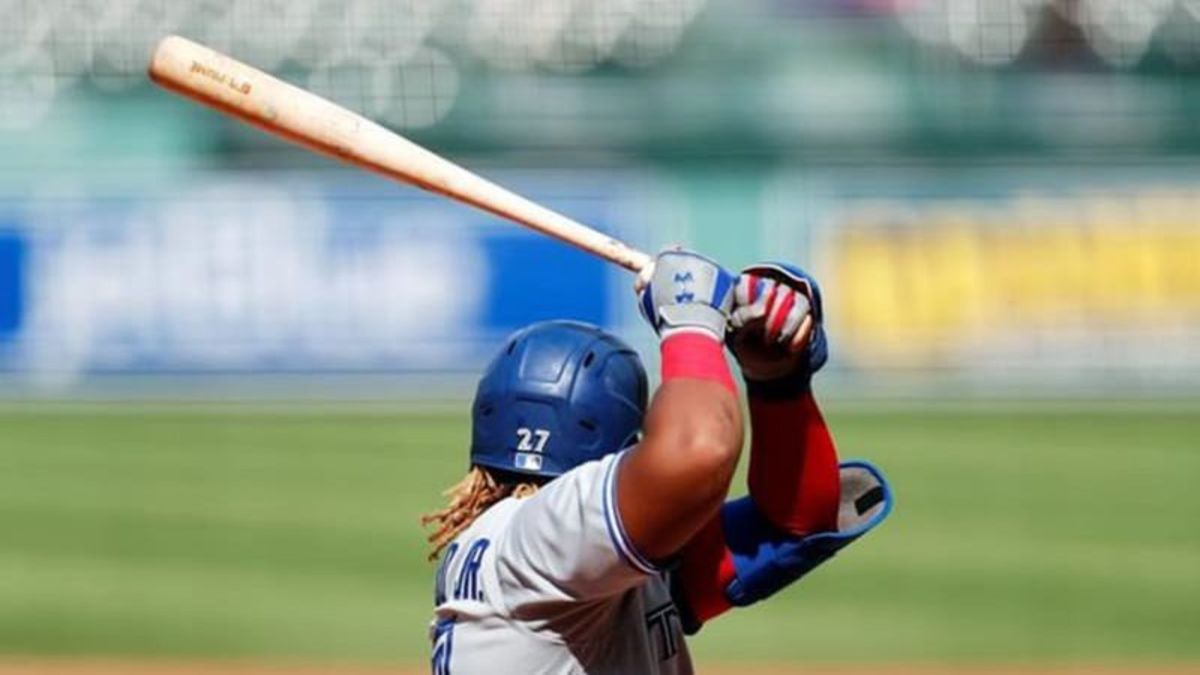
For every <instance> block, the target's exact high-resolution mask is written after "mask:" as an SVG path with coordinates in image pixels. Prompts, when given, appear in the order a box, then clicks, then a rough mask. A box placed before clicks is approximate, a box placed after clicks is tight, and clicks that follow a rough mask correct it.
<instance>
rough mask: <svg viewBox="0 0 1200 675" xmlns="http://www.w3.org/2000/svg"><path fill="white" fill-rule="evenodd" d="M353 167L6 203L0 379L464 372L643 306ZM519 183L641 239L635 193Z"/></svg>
mask: <svg viewBox="0 0 1200 675" xmlns="http://www.w3.org/2000/svg"><path fill="white" fill-rule="evenodd" d="M342 176H344V174H338V173H337V172H331V173H329V174H315V175H309V176H300V177H297V176H294V175H288V176H283V177H281V176H277V175H229V174H223V175H220V176H214V177H212V178H206V179H203V180H199V181H197V182H194V183H192V184H190V185H188V186H186V188H180V189H179V190H178V191H172V192H167V193H164V194H156V195H153V196H150V197H147V196H143V195H115V196H114V195H111V194H110V195H104V196H87V195H85V196H75V197H72V198H70V199H61V198H59V199H53V200H49V199H42V200H36V199H27V200H21V199H17V200H9V202H8V205H9V207H10V210H9V213H11V214H13V215H12V216H11V217H9V218H7V219H6V220H5V221H3V222H0V374H4V373H7V374H9V375H16V376H17V377H23V376H29V377H31V378H33V379H35V380H37V379H45V380H47V381H52V382H54V383H56V384H57V385H58V386H63V387H69V386H70V384H71V383H74V382H79V381H82V380H85V379H86V378H87V377H88V376H91V375H97V374H104V375H112V374H118V375H121V374H134V375H136V374H179V375H184V374H242V373H244V374H270V373H314V374H321V373H418V372H420V373H439V372H465V371H471V370H475V369H477V368H478V367H479V366H480V365H481V363H482V362H483V360H485V359H486V357H487V355H488V354H489V353H490V351H491V350H492V349H493V348H494V346H495V344H497V343H498V342H499V341H500V340H502V338H503V336H504V335H505V334H507V333H508V332H510V331H511V330H513V329H515V328H517V327H519V326H522V325H524V324H527V323H529V322H532V321H537V320H540V319H547V318H573V319H577V320H582V321H589V322H593V323H598V324H601V325H605V326H609V327H612V326H614V325H617V324H620V323H621V322H622V321H623V320H624V319H623V318H622V317H624V316H626V313H627V312H628V309H627V308H624V307H623V306H624V305H626V304H632V303H629V302H628V300H629V298H628V295H627V294H628V293H629V290H628V285H629V283H630V280H631V277H629V275H628V274H627V273H625V272H624V271H621V270H619V269H617V268H614V267H613V266H611V265H608V264H606V263H604V262H602V261H599V260H597V259H595V258H594V257H592V256H589V255H587V254H584V253H582V252H579V251H577V250H575V249H573V248H571V247H568V246H565V245H563V244H561V243H558V242H556V241H553V240H550V239H547V238H546V237H543V236H541V235H537V234H534V233H531V232H529V231H527V230H525V229H523V228H519V227H515V226H513V225H511V224H508V223H506V222H503V221H501V220H499V219H497V218H494V217H491V216H489V215H488V214H484V213H481V212H478V211H475V210H472V209H468V208H465V207H462V206H459V205H456V204H453V203H451V202H449V201H447V200H445V199H441V198H437V197H433V196H429V195H425V194H424V193H420V192H418V191H415V190H410V189H402V188H396V187H395V186H393V185H390V184H387V183H383V182H381V181H375V180H373V179H368V180H365V181H364V180H356V181H348V180H346V179H345V178H343V177H342ZM510 180H514V181H515V182H517V183H523V186H522V189H523V190H526V191H530V192H531V193H532V194H534V196H535V197H537V198H538V199H539V201H542V202H543V203H546V204H547V205H548V206H550V207H552V208H557V209H560V210H562V211H563V212H565V213H569V214H571V215H572V216H573V217H575V218H577V219H579V220H581V221H583V222H587V223H589V224H590V225H592V226H594V227H596V228H597V229H600V230H602V231H606V232H610V233H614V234H616V235H617V236H621V237H623V238H626V239H630V240H639V239H643V238H644V236H643V235H644V234H645V231H644V230H641V229H639V228H637V227H636V226H626V227H624V228H621V227H620V224H619V223H617V222H616V221H617V220H618V218H619V216H617V215H616V214H627V213H629V203H630V199H631V197H630V194H629V193H628V191H627V190H625V189H623V188H622V187H621V185H619V184H618V183H616V182H614V181H606V180H603V179H595V178H594V177H593V178H591V179H589V180H586V181H580V180H575V181H564V180H562V179H561V178H558V179H555V180H553V181H542V182H538V181H537V180H536V179H534V180H522V178H521V177H519V176H518V177H515V178H512V177H510ZM539 190H540V191H544V192H547V193H548V194H544V195H538V194H537V193H538V192H539ZM618 296H619V297H618ZM618 303H619V304H620V305H622V307H620V308H618V307H617V306H616V305H617V304H618Z"/></svg>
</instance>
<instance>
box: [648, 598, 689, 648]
mask: <svg viewBox="0 0 1200 675" xmlns="http://www.w3.org/2000/svg"><path fill="white" fill-rule="evenodd" d="M682 628H683V626H682V624H681V623H680V620H679V610H678V609H675V605H674V604H673V603H671V602H666V603H663V604H661V605H659V606H658V607H655V608H654V609H652V610H650V611H649V612H647V613H646V632H647V633H650V634H651V635H655V636H657V637H658V640H657V642H658V660H660V661H669V660H670V659H673V658H675V655H676V654H678V653H679V633H680V631H681V630H682Z"/></svg>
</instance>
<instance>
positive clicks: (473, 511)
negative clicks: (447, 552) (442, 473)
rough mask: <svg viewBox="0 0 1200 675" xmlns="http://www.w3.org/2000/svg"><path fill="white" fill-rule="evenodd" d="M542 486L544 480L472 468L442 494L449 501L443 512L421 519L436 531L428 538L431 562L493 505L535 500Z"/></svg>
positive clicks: (428, 514)
mask: <svg viewBox="0 0 1200 675" xmlns="http://www.w3.org/2000/svg"><path fill="white" fill-rule="evenodd" d="M543 483H545V480H539V479H537V478H534V477H532V476H523V475H520V474H514V473H508V472H503V471H494V470H492V469H486V468H484V467H481V466H473V467H471V470H470V471H468V472H467V475H466V476H464V477H463V479H462V480H460V481H459V482H458V483H457V484H456V485H454V486H452V487H450V488H449V489H447V490H446V491H445V492H443V493H442V494H443V495H445V496H446V497H449V499H450V501H449V503H448V504H447V505H446V506H445V507H444V508H442V509H440V510H438V511H433V512H431V513H426V514H425V515H423V516H421V526H422V527H429V526H431V525H432V526H433V528H434V529H433V532H431V533H430V534H429V536H428V537H427V538H426V540H427V541H428V542H429V545H430V546H431V547H432V548H431V549H430V551H429V561H430V562H433V561H434V560H437V558H438V556H439V555H441V553H442V549H444V548H446V545H447V544H449V543H450V542H452V541H454V538H455V537H457V536H458V535H459V534H460V533H461V532H462V531H463V530H465V529H467V528H468V527H470V525H471V523H473V522H475V519H476V518H478V517H479V516H480V515H481V514H482V513H483V512H484V511H487V510H488V509H489V508H491V507H492V505H493V504H495V503H496V502H498V501H500V500H502V499H505V498H507V497H516V498H518V499H523V498H525V497H530V496H533V495H534V494H535V493H536V492H537V491H538V488H540V487H541V486H542V484H543Z"/></svg>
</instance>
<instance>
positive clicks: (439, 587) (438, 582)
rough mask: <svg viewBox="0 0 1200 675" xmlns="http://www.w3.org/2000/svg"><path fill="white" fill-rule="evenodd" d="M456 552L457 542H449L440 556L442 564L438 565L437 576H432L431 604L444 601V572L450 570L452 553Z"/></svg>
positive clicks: (435, 605)
mask: <svg viewBox="0 0 1200 675" xmlns="http://www.w3.org/2000/svg"><path fill="white" fill-rule="evenodd" d="M455 553H458V542H457V541H456V542H454V543H452V544H450V548H447V549H446V555H445V556H444V557H443V558H442V564H440V565H438V569H437V576H436V577H434V579H435V581H434V584H433V606H434V607H437V606H438V605H441V604H442V603H444V602H446V574H447V572H448V571H449V570H450V563H451V562H453V561H454V554H455Z"/></svg>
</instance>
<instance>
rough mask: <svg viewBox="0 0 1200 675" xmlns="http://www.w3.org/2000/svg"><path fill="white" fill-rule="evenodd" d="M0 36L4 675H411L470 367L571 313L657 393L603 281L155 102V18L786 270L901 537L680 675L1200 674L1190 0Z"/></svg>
mask: <svg viewBox="0 0 1200 675" xmlns="http://www.w3.org/2000/svg"><path fill="white" fill-rule="evenodd" d="M0 17H3V25H0V542H2V543H0V662H4V661H8V662H15V661H14V660H15V659H21V660H22V661H21V662H22V663H26V662H25V661H24V659H29V658H41V657H82V658H94V657H99V656H104V657H108V658H116V659H143V658H154V659H166V660H181V661H183V660H205V661H223V660H226V659H252V660H255V661H263V662H276V663H303V662H308V661H311V662H315V663H319V664H332V663H382V664H400V665H404V664H409V665H417V666H419V665H420V664H421V663H423V662H424V658H425V655H424V651H425V647H426V642H425V622H426V618H427V615H428V611H429V609H430V593H431V591H430V580H429V576H430V569H429V567H428V566H427V565H426V563H425V562H424V546H423V544H422V541H423V540H422V536H421V533H420V531H419V528H418V527H417V526H416V516H417V514H419V513H420V512H422V511H424V510H428V509H429V508H430V507H431V506H433V505H435V504H436V503H437V502H438V501H439V497H438V494H439V492H440V489H441V486H443V485H445V484H448V483H450V482H451V481H452V480H454V479H455V478H456V477H457V475H458V474H459V473H460V472H461V471H462V469H463V456H464V454H463V453H464V452H465V450H464V448H465V443H466V440H467V437H468V429H467V426H466V424H467V420H466V414H465V413H466V405H465V401H466V400H467V399H468V398H469V396H470V389H471V386H472V385H473V376H474V373H475V372H477V370H478V369H479V368H480V366H481V365H482V362H483V359H484V358H485V357H486V355H487V354H488V352H489V351H490V349H491V348H492V347H493V346H494V345H495V344H496V343H497V341H498V340H499V339H500V338H501V336H503V335H504V334H505V333H506V332H507V331H509V330H511V329H513V328H515V327H517V326H519V325H522V324H524V323H527V322H529V321H534V320H538V319H544V318H552V317H569V318H577V319H583V320H589V321H594V322H597V323H601V324H604V325H606V326H608V327H611V328H613V329H615V330H617V331H618V332H620V333H621V334H622V335H624V336H626V337H628V338H629V339H630V340H631V341H633V342H635V344H638V345H639V346H641V347H644V348H647V349H646V351H647V354H648V356H649V357H650V358H651V360H653V350H652V349H649V348H650V347H651V346H652V342H651V340H650V335H649V334H648V333H649V331H647V330H645V329H644V328H643V327H642V326H640V325H639V324H638V320H637V319H636V317H635V312H634V311H633V309H632V306H631V305H632V303H631V301H630V300H631V298H630V291H629V284H630V279H629V278H628V277H627V276H626V275H625V274H624V273H623V272H621V271H619V270H614V269H609V268H608V267H607V266H605V265H602V264H600V263H598V262H595V261H593V260H590V259H588V258H587V257H586V256H583V255H581V254H577V253H575V252H573V251H571V250H567V249H566V248H565V247H562V246H560V245H558V244H555V243H551V242H548V241H545V240H543V239H541V238H538V237H535V236H532V235H529V234H526V233H524V232H522V231H520V230H519V229H517V228H513V227H511V226H508V225H506V224H504V223H500V222H497V221H495V220H494V219H492V218H489V217H487V216H484V215H480V214H478V213H475V212H472V211H469V210H467V209H465V208H463V207H459V206H456V205H452V204H450V203H448V202H445V201H443V200H439V199H435V198H431V197H428V196H426V195H424V194H421V193H418V192H416V191H414V190H411V189H406V188H400V187H397V186H394V185H392V184H390V183H387V182H385V181H382V180H381V179H378V178H375V177H371V176H367V175H364V174H361V173H359V172H356V171H353V170H349V169H344V168H342V167H339V166H337V165H334V164H332V163H331V162H328V161H325V160H323V159H320V158H316V157H313V156H311V155H308V154H306V153H304V152H302V151H298V150H295V149H293V148H291V147H288V146H285V145H283V144H282V143H280V142H278V141H276V140H274V139H272V138H269V137H267V136H265V135H262V134H260V133H258V132H256V131H253V130H250V129H247V128H244V127H241V126H238V125H236V124H235V123H233V122H230V121H228V120H226V119H224V118H222V117H219V116H217V115H215V114H213V113H210V112H209V111H207V110H203V109H200V108H198V107H195V106H191V105H189V104H187V103H185V102H183V101H181V100H179V99H177V98H174V97H171V96H169V95H167V94H165V93H163V92H161V91H159V90H156V89H154V88H152V87H151V86H150V85H149V84H148V83H147V81H146V79H145V76H144V69H145V65H146V62H147V58H148V54H149V51H150V49H151V47H152V45H153V44H154V43H155V42H156V41H157V40H158V39H159V38H160V37H161V36H162V35H164V34H166V33H171V32H177V33H181V34H183V35H186V36H188V37H191V38H193V39H196V40H199V41H201V42H204V43H206V44H209V45H211V46H213V47H215V48H217V49H220V50H223V51H227V52H229V53H231V54H234V55H236V56H238V57H239V58H242V59H243V60H246V61H248V62H250V63H252V64H255V65H257V66H259V67H261V68H263V69H265V70H269V71H272V72H275V73H277V74H280V75H281V76H283V77H285V78H286V79H289V80H291V81H293V82H296V83H298V84H300V85H302V86H305V87H307V88H310V89H312V90H314V91H316V92H318V93H321V94H324V95H327V96H329V97H330V98H332V99H334V100H336V101H338V102H341V103H344V104H346V105H348V106H349V107H352V108H354V109H356V110H359V111H362V112H363V113H365V114H367V115H368V116H370V117H373V118H375V119H377V120H379V121H381V122H383V123H385V124H387V125H389V126H391V127H393V128H396V129H398V130H401V131H402V132H403V133H405V134H406V135H409V136H410V137H412V138H413V139H415V140H417V141H418V142H421V143H424V144H427V145H429V146H431V147H433V148H435V149H437V150H439V151H441V152H444V153H446V154H449V155H450V156H452V157H453V158H455V159H456V160H459V161H461V162H462V163H464V164H466V165H467V166H469V167H472V168H475V169H477V170H479V171H481V172H482V173H484V174H486V175H488V176H490V177H494V178H496V179H497V180H498V181H499V182H501V183H502V184H507V185H511V186H513V187H515V188H517V189H518V190H519V191H522V192H525V193H527V194H529V195H530V196H532V197H535V198H537V199H538V200H540V201H544V202H545V203H546V204H548V205H550V206H553V207H556V208H558V209H560V210H563V211H564V212H566V213H568V214H570V215H572V216H575V217H577V218H579V219H580V220H583V221H584V222H588V223H590V224H593V225H596V226H598V227H600V228H603V229H605V230H607V231H610V232H613V233H616V234H618V235H619V236H620V237H622V238H624V239H626V240H628V241H629V242H630V243H632V244H634V245H636V246H639V247H642V248H645V249H647V250H653V249H657V248H659V247H661V246H663V245H667V244H670V243H674V242H683V243H687V244H689V245H691V246H694V247H697V248H699V249H701V250H704V251H708V252H710V253H712V254H714V255H716V256H718V257H720V258H721V259H722V260H723V261H724V262H726V263H727V264H729V265H731V266H737V265H741V264H745V263H748V262H751V261H753V260H756V259H760V258H764V257H767V258H782V259H788V260H795V261H798V262H800V263H802V264H805V265H807V266H809V267H811V268H812V269H814V270H815V271H816V272H817V273H818V276H819V277H820V278H822V279H823V280H825V283H826V285H827V296H828V298H827V300H828V307H827V309H828V315H829V324H830V332H831V335H832V339H833V344H834V347H835V352H834V356H833V360H832V362H831V364H830V367H829V368H828V369H827V371H826V374H825V375H824V376H823V381H822V383H821V387H822V390H823V391H824V392H825V394H826V399H827V400H828V403H827V405H826V407H827V409H828V411H829V414H830V417H831V418H832V421H833V423H834V425H835V431H837V432H839V438H840V441H841V444H842V447H843V453H844V454H846V455H858V454H864V455H869V456H871V457H873V458H875V459H877V460H878V461H879V462H880V463H881V464H882V465H883V466H884V467H885V468H887V469H889V470H890V472H891V473H892V474H893V478H894V480H895V482H896V485H897V490H898V495H899V499H900V506H899V509H898V511H897V513H896V515H895V516H894V518H893V520H892V522H891V523H889V524H888V525H887V526H886V527H885V528H883V531H881V532H880V533H879V534H878V535H874V536H873V537H872V538H871V540H870V541H867V542H864V544H862V546H861V548H857V547H856V550H854V551H851V552H849V553H847V554H846V555H845V557H844V560H842V561H840V562H839V563H838V564H836V565H833V566H831V567H830V568H829V569H827V570H824V571H822V572H821V573H819V574H817V575H815V576H814V577H813V578H812V579H811V581H808V582H806V584H804V586H803V587H802V588H798V589H793V590H792V591H789V592H788V593H787V594H786V595H785V596H784V597H783V598H781V599H779V600H777V601H773V602H772V603H769V604H767V605H764V606H762V607H759V608H756V609H755V610H753V611H748V612H745V613H743V615H742V616H738V617H733V618H731V619H729V620H727V621H723V622H722V623H723V625H714V626H713V627H711V628H710V629H708V630H706V633H705V634H704V635H702V636H700V637H699V638H698V639H697V640H696V642H695V645H696V651H697V652H698V655H699V661H700V664H701V665H702V666H704V665H708V664H727V665H730V664H731V665H738V664H751V663H763V664H774V665H776V666H778V667H779V668H782V669H783V670H784V672H789V671H790V669H791V668H793V667H795V668H800V667H803V666H810V665H812V664H817V663H821V664H824V663H842V664H858V665H864V664H865V665H868V666H872V667H874V666H876V665H884V664H891V665H895V664H900V665H912V664H917V665H929V664H941V663H948V664H953V666H954V667H956V668H961V667H965V666H967V665H981V664H1006V665H1009V666H1014V667H1032V666H1035V665H1039V664H1041V665H1048V666H1049V667H1050V668H1061V667H1065V665H1064V664H1097V663H1104V664H1116V665H1123V666H1124V667H1127V668H1128V669H1129V672H1147V671H1148V670H1149V669H1150V668H1151V667H1156V666H1161V665H1164V664H1166V665H1175V666H1179V667H1183V668H1188V667H1191V666H1190V665H1189V664H1197V663H1200V498H1197V497H1196V494H1195V482H1196V479H1197V477H1200V216H1198V215H1197V212H1198V209H1200V164H1198V162H1197V160H1198V158H1200V121H1198V120H1200V2H1198V1H1197V0H390V1H384V0H348V1H345V2H333V1H331V0H291V1H290V2H277V1H272V0H238V1H233V0H178V1H171V0H78V1H69V0H43V1H41V2H37V1H34V0H2V1H0ZM326 667H328V666H326ZM23 668H25V666H20V667H16V668H15V670H14V672H25V671H24V670H22V669H23Z"/></svg>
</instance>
